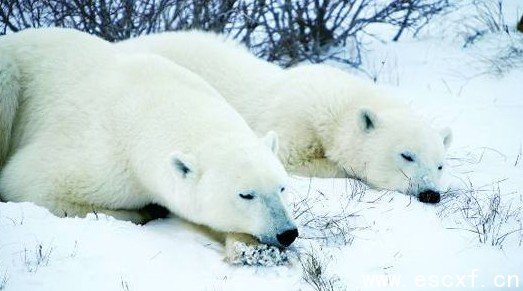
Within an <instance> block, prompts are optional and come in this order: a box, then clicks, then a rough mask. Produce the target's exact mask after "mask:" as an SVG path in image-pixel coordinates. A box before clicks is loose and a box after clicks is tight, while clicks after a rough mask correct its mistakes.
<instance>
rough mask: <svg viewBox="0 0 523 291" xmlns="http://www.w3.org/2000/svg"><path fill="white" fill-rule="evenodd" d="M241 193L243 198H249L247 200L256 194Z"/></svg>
mask: <svg viewBox="0 0 523 291" xmlns="http://www.w3.org/2000/svg"><path fill="white" fill-rule="evenodd" d="M239 195H240V197H241V198H243V199H247V200H252V199H253V198H254V195H252V194H250V193H240V194H239Z"/></svg>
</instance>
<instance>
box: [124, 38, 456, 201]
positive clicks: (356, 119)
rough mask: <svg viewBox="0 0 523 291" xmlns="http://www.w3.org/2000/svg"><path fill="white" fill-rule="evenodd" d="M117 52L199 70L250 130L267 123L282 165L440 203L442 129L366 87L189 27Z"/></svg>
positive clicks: (446, 134) (129, 43)
mask: <svg viewBox="0 0 523 291" xmlns="http://www.w3.org/2000/svg"><path fill="white" fill-rule="evenodd" d="M116 45H117V47H118V48H119V49H120V50H121V51H126V52H150V53H155V54H158V55H161V56H164V57H166V58H168V59H170V60H172V61H174V62H176V63H178V64H180V65H182V66H184V67H186V68H188V69H190V70H191V71H193V72H195V73H197V74H198V75H200V76H202V77H203V78H204V79H205V80H206V81H208V82H209V83H210V84H211V85H212V86H213V87H214V88H216V89H217V90H218V91H219V92H220V93H221V94H222V96H223V97H224V98H225V99H227V101H228V102H229V103H230V104H231V105H232V106H233V107H234V108H235V109H236V110H238V112H239V113H240V114H241V115H242V116H243V117H244V118H245V119H246V121H247V122H248V123H249V124H250V126H251V127H252V128H253V129H254V130H255V131H256V132H257V133H258V134H260V133H263V132H265V131H266V130H267V129H269V128H270V129H274V130H275V131H276V132H277V133H278V135H279V137H280V152H279V156H280V158H281V160H282V161H283V163H284V164H285V166H286V168H287V170H288V171H290V172H293V173H296V174H301V175H310V176H317V177H345V176H350V177H355V178H358V179H361V180H364V181H366V182H367V183H368V184H369V185H370V186H373V187H375V188H378V189H390V190H397V191H400V192H404V193H407V194H410V195H414V196H417V197H418V198H419V200H420V201H422V202H429V203H437V202H439V200H440V189H439V188H440V186H439V180H440V177H441V174H442V169H443V162H444V158H445V152H446V149H447V148H448V146H449V144H450V142H451V139H452V135H451V131H450V130H449V129H448V128H447V129H444V130H441V131H438V130H435V129H433V128H431V126H430V125H429V124H427V123H426V122H425V121H423V120H422V119H421V118H419V117H417V116H415V115H414V114H413V110H412V109H409V108H407V106H406V105H405V104H402V103H401V102H398V101H396V100H394V99H392V98H389V97H387V94H386V92H383V91H381V90H380V89H379V88H377V87H376V85H374V84H372V83H370V82H368V81H366V80H362V79H359V78H357V77H355V76H352V75H350V74H348V73H346V72H343V71H342V70H339V69H336V68H333V67H329V66H325V65H319V64H316V65H302V66H297V67H294V68H289V69H282V68H280V67H278V66H276V65H274V64H270V63H268V62H266V61H263V60H260V59H258V58H256V57H255V56H253V55H252V54H251V53H249V52H248V51H247V49H246V48H245V47H243V46H242V45H240V44H239V43H237V42H235V41H231V40H227V39H225V38H224V37H223V36H220V35H216V34H212V33H205V32H199V31H188V32H167V33H161V34H156V35H148V36H141V37H138V38H135V39H130V40H126V41H123V42H120V43H118V44H116Z"/></svg>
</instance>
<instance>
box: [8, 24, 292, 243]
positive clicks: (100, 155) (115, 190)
mask: <svg viewBox="0 0 523 291" xmlns="http://www.w3.org/2000/svg"><path fill="white" fill-rule="evenodd" d="M0 72H1V73H0V86H1V87H0V105H1V106H0V116H1V117H2V123H0V130H1V133H2V136H1V140H2V143H1V148H0V153H2V156H1V160H2V161H3V162H4V166H3V169H2V171H1V173H0V193H1V195H2V198H3V199H4V200H7V201H32V202H34V203H36V204H38V205H41V206H45V207H47V208H48V209H49V210H50V211H51V212H52V213H54V214H56V215H58V216H85V215H86V214H87V213H89V212H92V211H98V212H101V213H106V214H109V215H112V216H115V217H116V218H120V219H126V220H132V221H134V222H141V221H142V219H143V217H141V216H140V214H139V213H138V212H137V211H136V210H137V209H139V208H141V207H143V206H144V205H148V204H150V203H156V204H159V205H162V206H164V207H166V208H167V209H169V210H170V211H172V212H173V213H175V214H177V215H179V216H180V217H182V218H185V219H186V220H189V221H191V222H194V223H196V224H198V225H203V226H207V227H209V228H211V229H212V230H216V231H220V232H225V233H238V234H249V235H253V236H254V237H256V238H258V239H259V241H260V242H262V243H265V244H270V245H275V246H289V245H290V244H291V243H292V242H293V241H294V240H295V238H296V237H297V236H298V231H297V229H296V226H295V224H294V222H293V219H292V218H291V216H290V214H289V213H288V211H287V209H286V207H285V205H284V201H283V200H282V199H283V197H282V195H283V194H284V193H282V192H284V191H285V185H286V183H287V174H286V172H285V169H284V167H283V165H282V164H281V163H280V162H279V160H278V158H277V157H276V155H275V154H274V152H275V151H276V150H277V147H278V145H277V137H276V136H275V134H273V133H269V134H268V135H267V137H266V138H265V139H264V140H261V139H259V138H258V137H257V136H256V135H255V134H254V132H253V131H252V130H251V129H250V128H249V127H248V125H247V123H246V122H245V121H244V120H243V119H242V118H241V117H240V115H239V114H237V113H236V111H234V110H233V109H232V108H231V107H230V106H229V105H228V104H227V102H226V101H225V100H224V99H223V98H221V97H220V96H219V94H218V93H217V92H216V90H214V89H213V88H212V87H211V86H209V85H208V84H207V83H206V82H204V81H203V80H202V79H201V78H200V77H198V76H196V75H195V74H193V73H191V72H190V71H188V70H187V69H184V68H182V67H180V66H178V65H175V64H174V63H172V62H171V61H168V60H166V59H164V58H162V57H160V56H154V55H147V54H136V55H134V54H121V53H118V52H117V50H116V48H115V47H114V46H113V45H112V44H110V43H108V42H105V41H103V40H101V39H98V38H96V37H94V36H90V35H87V34H84V33H80V32H78V31H74V30H66V29H38V30H34V29H33V30H26V31H23V32H19V33H16V34H11V35H7V36H3V37H1V38H0ZM152 76H154V78H153V77H152ZM6 146H8V148H6Z"/></svg>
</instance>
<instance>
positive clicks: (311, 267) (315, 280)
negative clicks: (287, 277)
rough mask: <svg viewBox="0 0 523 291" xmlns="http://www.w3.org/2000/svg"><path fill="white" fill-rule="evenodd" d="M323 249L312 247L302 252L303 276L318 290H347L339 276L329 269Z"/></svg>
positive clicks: (300, 258)
mask: <svg viewBox="0 0 523 291" xmlns="http://www.w3.org/2000/svg"><path fill="white" fill-rule="evenodd" d="M320 252H321V250H319V251H318V250H315V249H313V248H312V247H311V248H310V249H309V250H307V251H306V252H303V253H300V256H299V260H300V263H301V268H302V278H303V280H304V281H305V282H306V283H307V284H309V286H311V287H312V288H313V289H314V290H316V291H334V290H345V289H346V287H345V286H343V284H342V283H341V281H340V279H339V277H338V276H336V275H335V274H330V273H329V272H328V271H327V267H328V262H329V259H328V258H324V257H322V256H321V254H320Z"/></svg>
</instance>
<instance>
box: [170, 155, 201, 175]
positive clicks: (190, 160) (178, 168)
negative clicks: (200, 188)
mask: <svg viewBox="0 0 523 291" xmlns="http://www.w3.org/2000/svg"><path fill="white" fill-rule="evenodd" d="M171 165H172V168H173V170H174V171H175V172H176V173H178V174H179V175H181V176H182V177H183V178H189V177H193V176H195V175H196V174H197V169H196V159H195V158H194V156H192V155H188V154H184V153H181V152H174V153H173V154H172V155H171Z"/></svg>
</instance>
